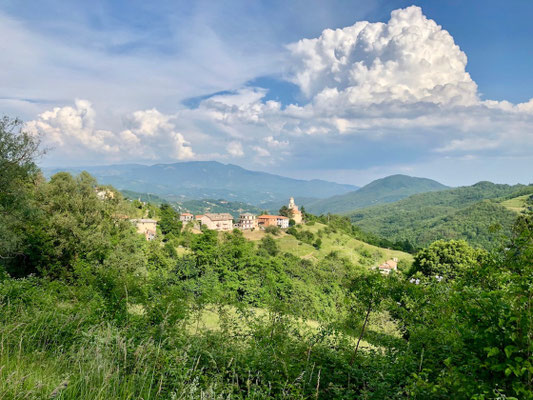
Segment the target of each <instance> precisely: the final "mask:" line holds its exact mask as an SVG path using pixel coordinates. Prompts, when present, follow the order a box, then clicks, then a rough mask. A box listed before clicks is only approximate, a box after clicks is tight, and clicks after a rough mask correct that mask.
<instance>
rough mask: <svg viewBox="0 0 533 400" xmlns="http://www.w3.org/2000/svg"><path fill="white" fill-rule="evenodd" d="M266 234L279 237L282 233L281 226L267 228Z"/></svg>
mask: <svg viewBox="0 0 533 400" xmlns="http://www.w3.org/2000/svg"><path fill="white" fill-rule="evenodd" d="M265 232H266V233H271V234H272V235H275V236H278V235H279V234H280V233H281V229H280V228H279V226H267V227H266V228H265Z"/></svg>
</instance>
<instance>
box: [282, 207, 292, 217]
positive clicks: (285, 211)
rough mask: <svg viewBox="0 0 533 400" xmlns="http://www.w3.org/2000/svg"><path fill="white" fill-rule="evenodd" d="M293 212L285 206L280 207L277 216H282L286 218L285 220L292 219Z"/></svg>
mask: <svg viewBox="0 0 533 400" xmlns="http://www.w3.org/2000/svg"><path fill="white" fill-rule="evenodd" d="M293 214H294V213H293V211H292V210H291V209H290V208H289V207H287V206H282V207H281V208H280V209H279V215H282V216H284V217H287V218H292V217H293Z"/></svg>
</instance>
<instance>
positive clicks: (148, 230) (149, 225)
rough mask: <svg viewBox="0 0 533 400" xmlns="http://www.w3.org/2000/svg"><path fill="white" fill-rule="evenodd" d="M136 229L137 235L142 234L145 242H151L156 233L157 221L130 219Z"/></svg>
mask: <svg viewBox="0 0 533 400" xmlns="http://www.w3.org/2000/svg"><path fill="white" fill-rule="evenodd" d="M130 221H131V222H133V223H134V224H135V227H136V228H137V233H142V234H143V235H144V237H145V238H146V240H152V239H154V238H155V235H156V232H157V228H156V227H157V221H156V220H155V219H148V218H143V219H130Z"/></svg>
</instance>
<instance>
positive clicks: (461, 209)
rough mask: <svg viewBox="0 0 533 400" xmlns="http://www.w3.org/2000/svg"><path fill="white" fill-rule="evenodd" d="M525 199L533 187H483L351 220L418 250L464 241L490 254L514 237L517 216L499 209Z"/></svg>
mask: <svg viewBox="0 0 533 400" xmlns="http://www.w3.org/2000/svg"><path fill="white" fill-rule="evenodd" d="M524 193H533V186H524V185H514V186H510V185H498V184H494V183H490V182H480V183H477V184H475V185H473V186H464V187H460V188H455V189H450V190H444V191H438V192H431V193H422V194H417V195H414V196H411V197H408V198H406V199H403V200H400V201H398V202H395V203H391V204H385V205H380V206H375V207H369V208H365V209H361V210H358V211H356V212H354V213H352V214H350V218H351V220H352V222H354V223H355V224H356V225H357V226H359V227H360V228H361V229H363V230H364V231H368V232H373V233H375V234H377V235H378V236H381V237H384V238H387V239H389V240H391V241H395V242H396V241H406V240H407V241H409V242H410V243H411V244H412V245H413V246H415V247H424V246H427V245H428V244H430V243H431V242H432V241H435V240H438V239H465V240H468V242H469V243H471V244H472V245H475V246H481V247H485V248H487V249H490V248H493V247H495V246H497V243H498V241H497V237H498V236H502V235H506V236H509V235H510V230H511V226H512V224H513V223H514V220H515V218H516V216H517V213H516V212H514V211H511V210H509V209H508V208H507V207H505V206H504V205H502V204H500V203H501V202H502V201H503V200H504V199H509V198H513V197H516V196H520V195H524ZM496 228H497V229H496Z"/></svg>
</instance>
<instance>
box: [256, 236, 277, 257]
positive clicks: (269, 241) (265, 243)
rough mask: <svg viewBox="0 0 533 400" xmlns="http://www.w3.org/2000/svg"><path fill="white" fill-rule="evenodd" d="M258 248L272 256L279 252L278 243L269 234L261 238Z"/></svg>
mask: <svg viewBox="0 0 533 400" xmlns="http://www.w3.org/2000/svg"><path fill="white" fill-rule="evenodd" d="M259 250H260V251H261V252H264V253H265V254H267V255H269V256H272V257H274V256H277V255H278V254H279V247H278V244H277V242H276V241H275V240H274V238H273V237H272V236H270V235H267V236H265V237H264V238H263V239H261V242H260V243H259Z"/></svg>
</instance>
